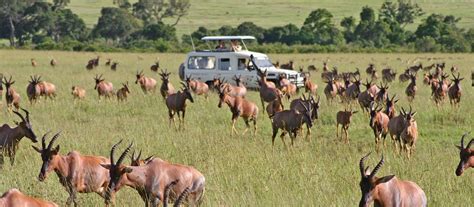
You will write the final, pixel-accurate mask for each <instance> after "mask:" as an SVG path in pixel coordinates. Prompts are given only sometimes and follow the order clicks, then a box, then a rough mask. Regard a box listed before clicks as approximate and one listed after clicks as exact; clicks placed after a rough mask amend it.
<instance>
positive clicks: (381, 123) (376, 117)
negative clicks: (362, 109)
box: [369, 102, 390, 152]
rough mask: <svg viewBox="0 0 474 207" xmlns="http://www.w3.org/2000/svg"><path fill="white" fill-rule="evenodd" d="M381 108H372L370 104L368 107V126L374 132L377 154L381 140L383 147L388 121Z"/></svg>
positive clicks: (372, 105)
mask: <svg viewBox="0 0 474 207" xmlns="http://www.w3.org/2000/svg"><path fill="white" fill-rule="evenodd" d="M382 109H383V108H382V107H380V108H379V107H374V104H373V102H372V104H371V106H370V111H369V114H370V121H369V126H370V128H372V130H373V131H374V136H375V150H376V151H377V152H378V151H379V149H380V146H379V145H380V144H379V143H380V141H382V140H381V139H382V138H383V146H384V147H385V138H386V137H387V134H388V121H389V120H390V119H389V118H388V116H387V114H385V113H383V112H382Z"/></svg>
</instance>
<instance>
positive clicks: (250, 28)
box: [236, 22, 265, 42]
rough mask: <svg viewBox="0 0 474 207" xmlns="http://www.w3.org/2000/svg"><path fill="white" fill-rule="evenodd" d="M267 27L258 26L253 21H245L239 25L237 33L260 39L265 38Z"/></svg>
mask: <svg viewBox="0 0 474 207" xmlns="http://www.w3.org/2000/svg"><path fill="white" fill-rule="evenodd" d="M264 31H265V29H263V28H262V27H259V26H257V25H256V24H254V23H253V22H243V23H241V24H240V25H239V26H237V29H236V34H238V35H250V36H254V37H255V38H257V40H258V41H260V42H261V41H262V40H263V32H264Z"/></svg>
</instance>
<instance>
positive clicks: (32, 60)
mask: <svg viewBox="0 0 474 207" xmlns="http://www.w3.org/2000/svg"><path fill="white" fill-rule="evenodd" d="M31 66H33V67H36V66H38V62H36V60H35V59H34V58H31Z"/></svg>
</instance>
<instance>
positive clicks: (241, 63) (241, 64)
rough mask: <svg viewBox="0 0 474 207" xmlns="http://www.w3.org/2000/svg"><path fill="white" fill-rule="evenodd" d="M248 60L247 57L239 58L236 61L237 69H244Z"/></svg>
mask: <svg viewBox="0 0 474 207" xmlns="http://www.w3.org/2000/svg"><path fill="white" fill-rule="evenodd" d="M248 62H249V60H248V59H247V58H239V62H238V63H237V64H238V65H237V69H238V70H245V69H247V64H248Z"/></svg>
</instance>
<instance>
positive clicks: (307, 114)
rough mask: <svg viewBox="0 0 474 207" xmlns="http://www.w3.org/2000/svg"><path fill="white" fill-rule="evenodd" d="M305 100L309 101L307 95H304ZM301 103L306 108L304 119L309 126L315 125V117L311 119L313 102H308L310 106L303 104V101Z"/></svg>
mask: <svg viewBox="0 0 474 207" xmlns="http://www.w3.org/2000/svg"><path fill="white" fill-rule="evenodd" d="M303 102H307V100H306V98H305V97H303ZM318 102H319V101H318ZM299 103H300V104H301V106H303V108H304V112H303V121H304V122H305V123H306V124H307V125H308V127H309V128H311V127H313V119H311V115H312V114H311V104H308V106H306V104H303V103H302V102H301V101H300V102H299Z"/></svg>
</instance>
